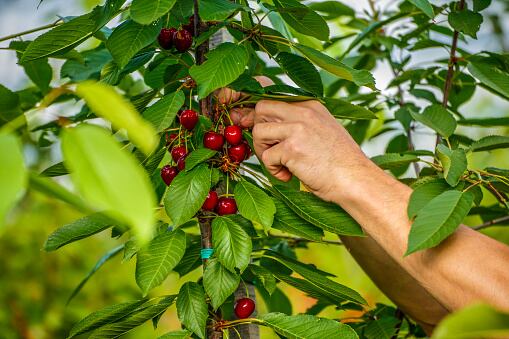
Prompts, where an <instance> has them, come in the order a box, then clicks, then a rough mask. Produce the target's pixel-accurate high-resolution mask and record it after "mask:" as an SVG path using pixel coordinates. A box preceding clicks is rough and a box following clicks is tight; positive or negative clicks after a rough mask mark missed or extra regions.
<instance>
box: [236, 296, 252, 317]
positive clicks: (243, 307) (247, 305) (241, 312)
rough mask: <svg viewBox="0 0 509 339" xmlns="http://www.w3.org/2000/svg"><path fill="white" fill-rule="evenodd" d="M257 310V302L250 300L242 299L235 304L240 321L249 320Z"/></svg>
mask: <svg viewBox="0 0 509 339" xmlns="http://www.w3.org/2000/svg"><path fill="white" fill-rule="evenodd" d="M254 310H255V302H254V301H253V299H250V298H242V299H239V300H237V302H236V303H235V315H236V316H237V318H239V319H245V318H249V316H250V315H251V314H253V312H254Z"/></svg>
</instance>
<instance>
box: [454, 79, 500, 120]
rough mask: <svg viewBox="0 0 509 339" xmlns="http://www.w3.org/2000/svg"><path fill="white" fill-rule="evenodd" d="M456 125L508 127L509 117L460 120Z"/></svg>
mask: <svg viewBox="0 0 509 339" xmlns="http://www.w3.org/2000/svg"><path fill="white" fill-rule="evenodd" d="M508 83H509V82H508ZM508 93H509V92H508ZM508 97H509V96H508ZM458 125H462V126H482V127H496V126H508V125H509V117H508V118H505V117H502V118H480V119H476V118H471V119H461V120H458Z"/></svg>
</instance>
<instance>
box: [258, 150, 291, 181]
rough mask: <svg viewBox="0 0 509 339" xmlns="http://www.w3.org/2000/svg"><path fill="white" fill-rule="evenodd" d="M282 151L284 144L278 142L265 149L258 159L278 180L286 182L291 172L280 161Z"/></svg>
mask: <svg viewBox="0 0 509 339" xmlns="http://www.w3.org/2000/svg"><path fill="white" fill-rule="evenodd" d="M284 152H285V146H284V144H283V143H279V144H277V145H274V146H272V147H270V148H269V149H267V150H265V151H264V152H263V153H262V155H261V157H260V159H261V160H262V162H263V164H264V165H265V168H267V170H268V171H269V173H270V174H272V175H273V176H274V177H275V178H276V179H278V180H281V181H285V182H287V181H290V179H291V178H292V173H291V172H290V171H289V170H288V168H286V167H285V166H284V165H283V163H282V158H283V154H284Z"/></svg>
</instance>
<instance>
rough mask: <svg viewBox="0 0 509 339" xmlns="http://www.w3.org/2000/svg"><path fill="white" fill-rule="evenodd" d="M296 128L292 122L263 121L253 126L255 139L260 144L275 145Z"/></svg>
mask: <svg viewBox="0 0 509 339" xmlns="http://www.w3.org/2000/svg"><path fill="white" fill-rule="evenodd" d="M294 129H295V126H293V124H291V123H281V122H262V123H258V124H256V125H255V126H254V127H253V141H254V142H255V143H259V144H267V145H274V144H276V143H279V142H281V141H283V140H285V139H287V138H288V137H289V136H290V135H291V134H292V133H293V130H294Z"/></svg>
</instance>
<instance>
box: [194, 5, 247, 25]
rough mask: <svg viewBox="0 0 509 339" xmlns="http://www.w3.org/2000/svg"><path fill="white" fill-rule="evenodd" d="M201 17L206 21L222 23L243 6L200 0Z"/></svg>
mask: <svg viewBox="0 0 509 339" xmlns="http://www.w3.org/2000/svg"><path fill="white" fill-rule="evenodd" d="M199 6H200V17H201V18H202V19H203V20H205V21H222V20H225V19H227V18H228V17H229V16H231V15H232V14H233V13H234V12H235V11H238V10H239V9H242V6H241V5H239V4H236V3H234V2H231V1H228V0H199Z"/></svg>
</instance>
